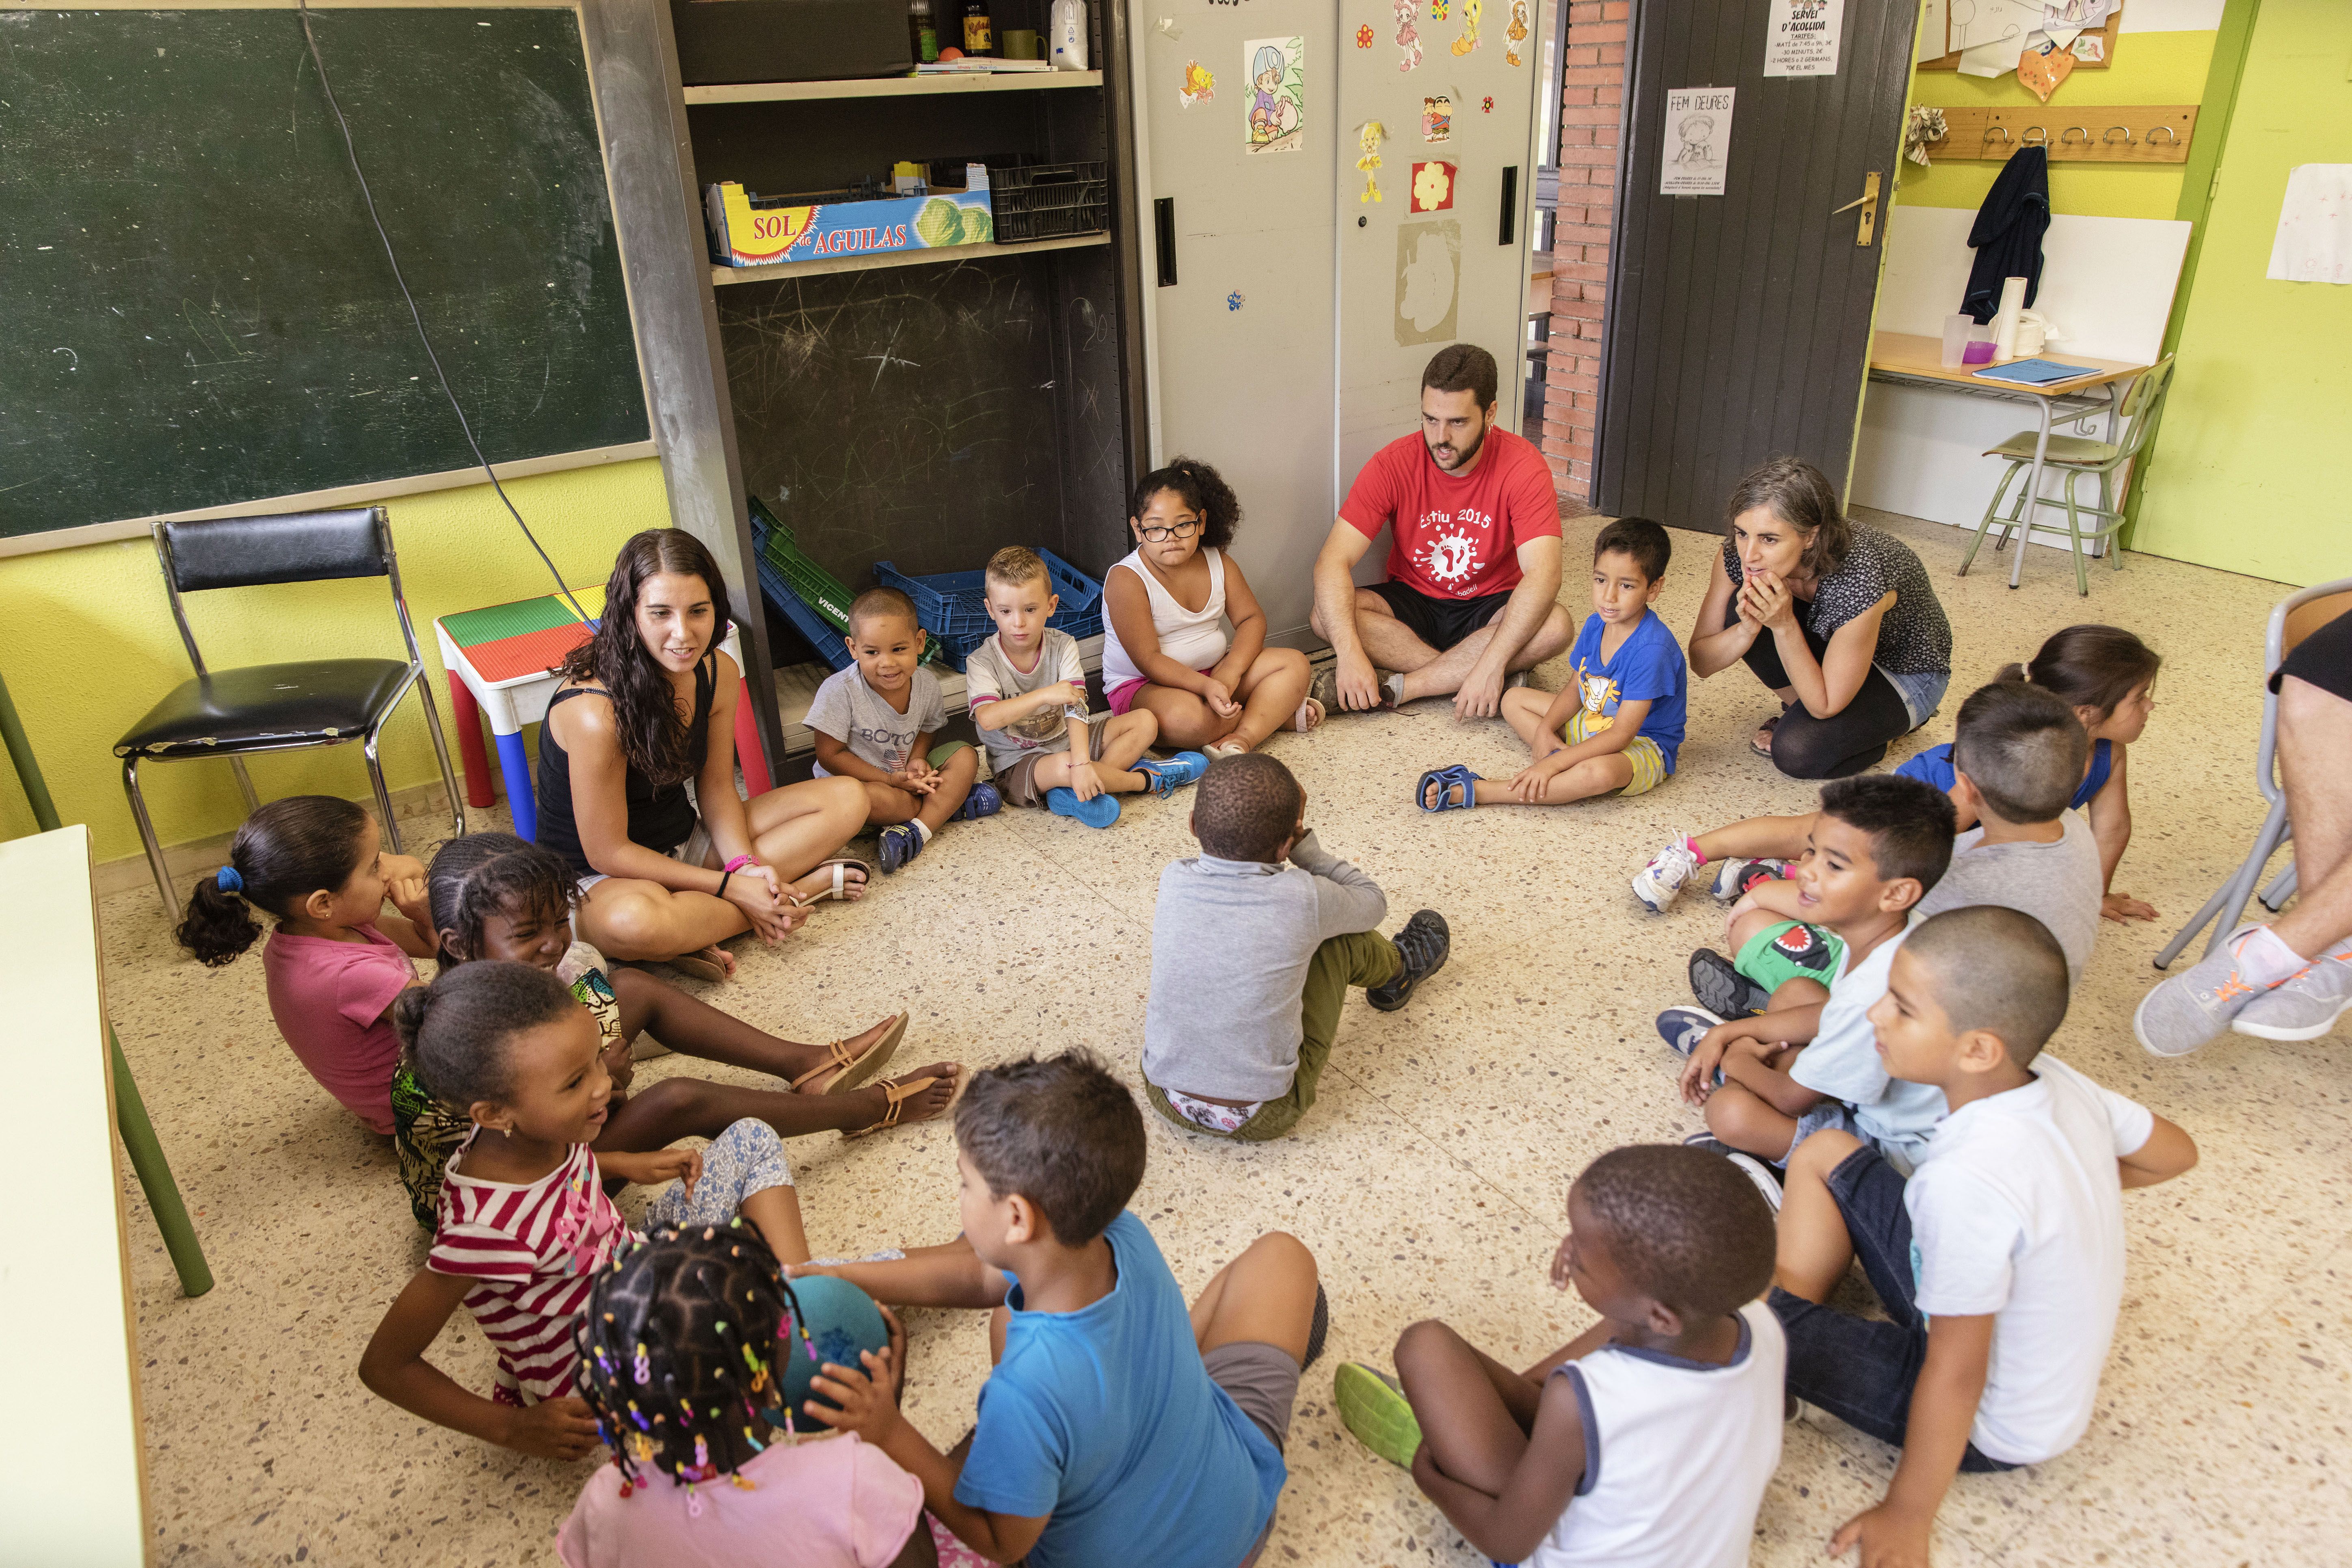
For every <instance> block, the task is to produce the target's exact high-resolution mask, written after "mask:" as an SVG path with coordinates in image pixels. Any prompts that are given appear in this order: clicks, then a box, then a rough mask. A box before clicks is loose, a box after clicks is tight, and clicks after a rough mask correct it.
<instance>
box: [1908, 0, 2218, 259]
mask: <svg viewBox="0 0 2352 1568" xmlns="http://www.w3.org/2000/svg"><path fill="white" fill-rule="evenodd" d="M2213 37H2214V36H2213V35H2212V34H2211V33H2125V34H2123V35H2122V36H2121V37H2117V38H2116V60H2115V64H2113V65H2111V66H2109V67H2108V68H2106V69H2105V70H2077V71H2075V72H2074V73H2073V74H2072V75H2070V76H2069V77H2067V79H2065V80H2064V81H2063V82H2061V83H2059V84H2058V90H2057V91H2055V92H2053V93H2052V94H2051V95H2050V102H2049V103H2048V104H2047V105H2046V106H2045V105H2040V104H2039V103H2038V100H2036V99H2035V98H2034V96H2033V94H2032V93H2031V92H2029V91H2027V90H2026V89H2025V88H2024V86H2023V85H2022V84H2021V83H2020V82H2019V81H2018V79H2017V74H2016V73H2015V72H2014V71H2012V72H2011V73H2010V74H2009V75H2007V76H1998V77H1978V76H1963V75H1961V74H1960V73H1959V72H1958V71H1914V72H1912V73H1911V101H1912V102H1913V103H1915V104H1931V105H1934V106H1935V107H1937V108H1938V109H1951V108H1969V109H1975V108H2005V107H2011V106H2014V107H2018V108H2035V107H2042V108H2046V110H2047V111H2048V112H2049V113H2051V114H2053V115H2061V114H2063V113H2065V112H2066V111H2067V110H2070V109H2090V108H2095V107H2096V106H2097V105H2100V104H2109V103H2124V104H2171V103H2197V102H2200V100H2202V99H2203V97H2204V94H2205V70H2206V68H2207V67H2208V66H2209V65H2210V64H2211V63H2212V58H2213ZM2074 123H2075V121H2071V120H2070V121H2065V122H2064V124H2066V125H2072V124H2074ZM2205 129H2206V128H2205V127H2204V126H2202V125H2200V127H2199V130H2200V132H2203V131H2204V130H2205ZM2059 133H2060V134H2063V126H2061V127H2059ZM2054 139H2055V138H2054V137H2053V140H2054ZM2000 167H2001V166H2000V164H1999V163H1984V162H1979V161H1972V160H1963V159H1958V158H1948V159H1941V160H1938V161H1937V163H1936V164H1935V165H1934V166H1933V167H1932V168H1927V169H1923V168H1921V167H1920V166H1919V165H1918V164H1916V163H1911V162H1909V161H1907V160H1906V162H1905V163H1904V164H1903V174H1902V188H1901V190H1900V191H1899V192H1898V193H1897V195H1896V197H1895V199H1896V200H1897V201H1901V202H1908V203H1910V204H1912V205H1917V206H1926V207H1973V206H1978V205H1981V204H1982V203H1983V201H1984V198H1985V193H1986V192H1988V191H1990V190H1991V189H1992V182H1993V176H1994V175H1996V174H1999V173H2000ZM2179 199H2180V165H2179V164H2178V163H2154V164H2145V165H2132V164H2114V163H2052V164H2051V165H2050V208H2051V210H2052V211H2053V212H2062V213H2072V214H2074V215H2076V216H2083V217H2158V218H2168V217H2171V216H2174V213H2173V207H2174V205H2176V204H2177V203H2178V202H2179Z"/></svg>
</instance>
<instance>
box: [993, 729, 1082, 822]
mask: <svg viewBox="0 0 2352 1568" xmlns="http://www.w3.org/2000/svg"><path fill="white" fill-rule="evenodd" d="M1109 731H1110V725H1109V724H1108V722H1103V723H1098V724H1088V725H1087V761H1088V762H1095V763H1098V762H1101V761H1102V753H1103V737H1104V736H1105V735H1107V734H1108V733H1109ZM1064 750H1067V748H1066V747H1065V748H1064ZM1061 754H1062V753H1061V752H1030V753H1029V754H1028V755H1027V756H1025V757H1024V758H1022V759H1021V760H1020V761H1019V762H1017V763H1013V765H1012V766H1011V767H1008V768H1006V769H1005V770H1004V771H1003V773H998V774H997V775H996V789H997V793H998V794H1000V795H1003V796H1004V804H1005V805H1045V791H1044V790H1041V789H1039V788H1038V787H1037V785H1036V782H1035V774H1036V772H1037V764H1038V763H1042V762H1044V761H1045V759H1046V758H1047V757H1057V756H1060V755H1061Z"/></svg>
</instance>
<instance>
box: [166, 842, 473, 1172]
mask: <svg viewBox="0 0 2352 1568" xmlns="http://www.w3.org/2000/svg"><path fill="white" fill-rule="evenodd" d="M387 898H389V899H390V900H391V902H392V904H393V907H394V908H395V909H397V910H399V911H400V913H398V914H396V915H388V914H386V913H384V912H383V906H384V902H385V900H386V899H387ZM256 915H268V916H269V917H271V918H272V919H273V920H274V921H276V922H277V929H276V930H275V931H272V932H271V933H270V935H269V938H268V941H267V942H263V945H262V949H261V965H262V971H263V973H265V975H266V976H267V977H268V987H269V1014H270V1016H271V1017H272V1018H274V1019H275V1020H276V1021H277V1024H278V1033H279V1034H280V1035H282V1036H284V1037H285V1038H286V1044H287V1045H288V1046H289V1047H291V1048H292V1050H293V1052H294V1055H295V1058H296V1059H298V1060H299V1061H300V1062H301V1064H302V1066H303V1067H304V1068H307V1069H309V1071H310V1076H311V1077H312V1078H314V1079H318V1081H319V1086H320V1088H322V1089H325V1090H326V1091H327V1092H328V1093H330V1094H331V1095H333V1096H334V1097H335V1098H336V1099H337V1100H341V1101H342V1102H343V1104H344V1105H345V1106H346V1107H347V1108H349V1109H350V1110H351V1112H352V1114H353V1115H354V1116H357V1117H358V1118H359V1119H360V1120H361V1121H364V1122H366V1123H367V1125H368V1126H369V1127H370V1128H371V1129H372V1130H373V1131H377V1132H383V1133H390V1132H391V1131H393V1129H394V1117H393V1110H392V1079H393V1072H394V1068H396V1067H397V1066H398V1064H399V1060H400V1045H399V1042H398V1040H397V1039H396V1038H395V1037H394V1034H393V1027H392V1021H391V1012H392V1005H393V1003H394V1000H395V999H396V998H398V996H399V995H400V994H401V993H402V992H403V991H404V990H406V989H407V988H408V987H410V986H412V985H415V984H416V971H415V968H414V967H413V966H412V965H411V964H410V963H409V960H410V959H411V958H430V957H432V956H433V955H434V953H435V952H436V950H437V948H438V947H439V945H440V944H439V942H437V940H436V938H435V937H434V935H433V916H432V911H431V910H430V909H429V908H428V907H427V905H426V902H425V868H424V866H423V865H421V864H420V863H418V862H417V861H415V860H413V859H411V858H408V857H407V856H405V855H386V854H384V853H383V838H382V835H381V834H380V832H379V831H378V829H377V827H376V824H375V819H374V818H373V817H372V816H369V815H368V814H367V813H366V812H365V811H363V810H362V809H361V808H360V807H359V806H357V805H353V804H352V802H350V801H347V800H338V799H336V798H334V797H333V796H331V795H293V796H289V798H287V799H285V800H273V801H271V802H269V803H268V805H263V806H262V807H260V808H259V809H258V810H257V811H255V812H254V814H253V815H252V816H248V817H247V818H246V819H245V826H242V827H240V828H238V829H237V832H236V840H235V842H233V843H232V844H231V845H230V846H229V852H228V863H227V864H226V865H225V866H223V867H222V868H220V869H219V870H218V871H216V872H215V873H213V874H212V875H211V876H208V877H205V879H202V880H201V881H199V882H197V884H196V887H195V891H194V893H193V894H191V895H190V896H189V899H188V909H187V914H186V916H185V918H184V919H183V920H182V921H180V925H179V929H178V930H177V931H175V932H174V933H173V934H174V935H176V936H177V937H178V939H179V942H180V945H181V946H183V947H184V948H186V949H187V950H188V951H189V952H192V953H194V954H195V956H196V961H197V962H198V963H203V964H205V965H206V966H207V967H209V968H214V969H218V968H220V967H222V966H223V965H225V964H228V963H234V962H235V961H236V958H237V957H238V955H240V954H241V953H243V952H246V951H247V949H249V948H251V947H252V946H253V944H254V943H255V942H259V941H261V939H262V929H261V923H260V921H258V920H257V919H256V918H255V917H256Z"/></svg>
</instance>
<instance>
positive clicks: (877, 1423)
mask: <svg viewBox="0 0 2352 1568" xmlns="http://www.w3.org/2000/svg"><path fill="white" fill-rule="evenodd" d="M882 1321H884V1322H885V1323H886V1324H887V1325H888V1327H889V1329H890V1342H889V1344H888V1345H887V1346H886V1347H884V1348H883V1349H882V1350H881V1351H880V1352H874V1351H860V1352H858V1358H857V1359H858V1360H859V1361H860V1362H862V1363H865V1370H863V1371H860V1370H858V1369H856V1368H855V1367H846V1366H843V1365H840V1364H839V1363H835V1362H826V1363H824V1366H823V1367H821V1368H820V1369H819V1370H818V1372H817V1374H816V1376H815V1377H814V1378H812V1379H811V1380H810V1382H809V1387H810V1389H811V1391H812V1392H814V1393H817V1394H823V1395H824V1397H825V1398H827V1399H829V1400H831V1401H832V1402H833V1403H834V1404H835V1405H839V1406H840V1408H839V1409H837V1410H836V1409H832V1408H829V1407H827V1406H825V1405H820V1404H818V1403H817V1402H816V1401H815V1400H814V1399H812V1400H809V1401H808V1402H807V1403H806V1404H804V1405H802V1406H801V1408H802V1410H803V1412H805V1413H806V1414H807V1415H811V1416H813V1417H814V1418H815V1419H816V1420H819V1421H822V1422H824V1424H825V1425H826V1426H830V1427H832V1428H833V1429H834V1430H835V1431H836V1432H855V1433H856V1434H857V1435H858V1436H860V1437H863V1438H865V1439H866V1441H867V1442H868V1443H871V1444H873V1445H875V1446H876V1447H881V1445H882V1444H883V1443H884V1442H885V1441H887V1439H888V1437H889V1436H890V1432H891V1430H892V1428H894V1427H895V1426H898V1423H899V1422H900V1421H902V1420H904V1419H905V1417H904V1416H902V1415H899V1414H898V1376H899V1374H898V1366H899V1363H900V1362H901V1360H902V1359H903V1357H904V1354H905V1352H906V1346H907V1335H906V1331H905V1330H903V1329H901V1328H899V1327H898V1317H897V1316H896V1314H894V1313H892V1312H891V1310H890V1309H889V1308H887V1307H885V1308H883V1309H882Z"/></svg>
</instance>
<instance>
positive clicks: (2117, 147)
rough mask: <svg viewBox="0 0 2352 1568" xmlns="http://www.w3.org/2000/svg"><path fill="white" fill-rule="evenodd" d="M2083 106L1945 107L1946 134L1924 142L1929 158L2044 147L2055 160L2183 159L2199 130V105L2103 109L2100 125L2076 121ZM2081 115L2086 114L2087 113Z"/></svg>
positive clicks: (1999, 159)
mask: <svg viewBox="0 0 2352 1568" xmlns="http://www.w3.org/2000/svg"><path fill="white" fill-rule="evenodd" d="M2081 112H2083V111H2082V110H2066V109H2064V108H2057V109H2055V110H2053V109H2052V108H2050V107H2044V106H2040V105H2036V106H2032V107H2028V108H2023V109H2019V108H2000V109H1981V108H1957V109H1955V108H1948V109H1946V110H1944V134H1943V135H1942V136H1941V137H1939V138H1938V139H1937V140H1936V141H1933V142H1928V143H1927V155H1928V157H1929V158H1930V159H1931V160H1932V159H1940V158H1957V159H1960V160H1963V161H1970V162H1978V163H2007V162H2008V161H2009V159H2010V158H2011V156H2012V155H2014V154H2015V153H2016V152H2017V150H2018V149H2019V148H2021V147H2041V148H2044V149H2046V150H2047V151H2048V153H2049V155H2050V161H2051V162H2052V163H2187V162H2188V161H2189V141H2190V139H2191V138H2192V137H2193V136H2194V134H2195V132H2196V130H2197V106H2196V105H2195V104H2193V103H2184V104H2153V105H2143V106H2140V107H2137V108H2125V107H2118V108H2106V107H2101V108H2099V109H2098V110H2095V113H2096V114H2097V116H2098V118H2100V119H2102V120H2105V121H2107V124H2106V125H2105V128H2104V129H2102V128H2100V127H2096V126H2092V125H2087V124H2078V123H2074V118H2075V115H2076V114H2077V113H2081ZM2084 118H2088V115H2087V114H2085V115H2084Z"/></svg>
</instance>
